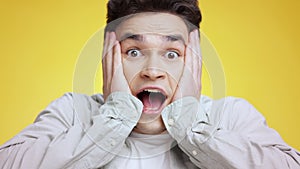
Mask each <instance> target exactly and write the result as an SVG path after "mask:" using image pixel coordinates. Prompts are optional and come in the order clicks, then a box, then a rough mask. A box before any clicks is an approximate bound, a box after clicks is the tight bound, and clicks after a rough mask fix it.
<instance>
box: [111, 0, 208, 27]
mask: <svg viewBox="0 0 300 169" xmlns="http://www.w3.org/2000/svg"><path fill="white" fill-rule="evenodd" d="M141 12H167V13H171V14H174V15H177V16H179V17H181V18H182V19H183V20H184V21H185V23H186V24H187V27H188V28H189V30H190V31H192V30H193V29H195V28H196V27H197V28H198V29H199V27H200V22H201V20H202V16H201V12H200V9H199V7H198V0H109V2H108V3H107V20H106V23H107V27H106V31H114V30H115V28H116V27H117V26H118V25H119V24H120V23H121V22H122V21H123V20H124V19H126V17H125V16H128V15H131V14H137V13H141ZM112 21H114V23H113V24H110V25H109V23H110V22H112Z"/></svg>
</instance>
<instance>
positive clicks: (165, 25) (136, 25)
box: [116, 12, 189, 44]
mask: <svg viewBox="0 0 300 169" xmlns="http://www.w3.org/2000/svg"><path fill="white" fill-rule="evenodd" d="M188 34H189V31H188V28H187V25H186V23H185V22H184V21H183V19H181V18H180V17H178V16H176V15H173V14H169V13H161V12H145V13H138V14H134V15H131V16H129V17H128V16H127V18H126V19H124V20H123V21H122V22H121V23H120V24H119V25H118V26H117V27H116V35H117V39H118V40H119V41H123V40H124V39H127V38H132V36H134V37H133V38H137V39H138V40H145V37H149V35H155V37H159V38H162V39H164V40H171V41H172V40H179V41H182V42H183V43H185V44H186V43H187V42H188Z"/></svg>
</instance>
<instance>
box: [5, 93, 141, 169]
mask: <svg viewBox="0 0 300 169" xmlns="http://www.w3.org/2000/svg"><path fill="white" fill-rule="evenodd" d="M141 111H142V103H141V102H140V101H139V100H137V99H136V98H135V97H133V96H131V95H129V94H126V93H122V92H116V93H112V94H111V95H110V96H109V97H108V99H107V101H106V103H105V104H103V105H101V104H99V103H97V102H96V101H95V100H93V99H92V98H91V97H89V96H84V95H78V94H71V93H69V94H66V95H64V96H63V97H61V98H59V99H58V100H56V101H54V102H52V103H51V104H50V105H49V106H48V107H47V108H46V109H45V110H44V111H42V112H41V113H40V114H39V116H38V117H37V119H36V121H35V122H34V123H33V124H32V125H30V126H28V127H27V128H25V129H24V130H23V131H22V132H21V133H19V134H18V135H17V136H15V137H14V138H12V139H11V140H10V141H8V142H7V143H5V144H4V145H2V146H1V147H0V168H3V169H8V168H9V169H28V168H30V169H38V168H46V169H47V168H49V169H59V168H60V169H61V168H72V169H73V168H80V169H84V168H99V167H101V166H103V165H105V164H106V163H108V162H109V161H111V160H112V158H113V157H114V156H115V155H116V154H117V153H118V152H119V151H120V149H121V148H122V145H123V144H124V142H125V139H126V138H127V137H128V135H129V134H130V132H131V130H132V128H133V127H134V126H135V125H136V123H137V121H138V119H139V117H140V114H141V113H140V112H141Z"/></svg>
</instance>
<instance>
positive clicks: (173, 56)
mask: <svg viewBox="0 0 300 169" xmlns="http://www.w3.org/2000/svg"><path fill="white" fill-rule="evenodd" d="M179 56H180V55H179V54H178V53H177V52H175V51H168V52H167V53H166V54H165V57H166V58H167V59H171V60H172V59H177V58H178V57H179Z"/></svg>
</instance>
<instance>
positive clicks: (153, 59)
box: [140, 55, 167, 81]
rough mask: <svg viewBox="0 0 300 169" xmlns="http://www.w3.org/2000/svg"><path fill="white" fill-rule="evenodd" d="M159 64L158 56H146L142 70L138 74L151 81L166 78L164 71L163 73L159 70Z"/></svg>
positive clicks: (162, 70)
mask: <svg viewBox="0 0 300 169" xmlns="http://www.w3.org/2000/svg"><path fill="white" fill-rule="evenodd" d="M160 62H161V61H160V60H159V57H158V56H155V55H152V56H148V58H147V61H146V63H145V65H144V68H143V70H142V71H141V73H140V75H141V77H142V78H144V79H149V80H153V81H154V80H159V79H165V78H166V76H167V75H166V71H164V69H162V68H161V65H160V64H161V63H160Z"/></svg>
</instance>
